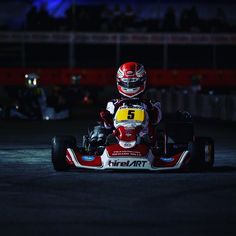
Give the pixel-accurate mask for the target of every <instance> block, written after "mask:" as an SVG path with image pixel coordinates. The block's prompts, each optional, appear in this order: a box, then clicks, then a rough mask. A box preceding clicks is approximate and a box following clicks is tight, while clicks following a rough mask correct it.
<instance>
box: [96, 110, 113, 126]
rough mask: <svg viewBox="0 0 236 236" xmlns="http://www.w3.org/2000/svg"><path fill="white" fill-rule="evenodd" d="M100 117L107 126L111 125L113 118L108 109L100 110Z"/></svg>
mask: <svg viewBox="0 0 236 236" xmlns="http://www.w3.org/2000/svg"><path fill="white" fill-rule="evenodd" d="M99 115H100V119H101V120H102V121H103V122H104V123H105V124H106V125H107V126H113V118H112V115H111V113H110V112H109V111H107V110H102V111H100V113H99Z"/></svg>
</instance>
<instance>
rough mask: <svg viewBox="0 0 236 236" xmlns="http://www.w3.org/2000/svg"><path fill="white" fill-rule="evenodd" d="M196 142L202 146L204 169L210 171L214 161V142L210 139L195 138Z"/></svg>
mask: <svg viewBox="0 0 236 236" xmlns="http://www.w3.org/2000/svg"><path fill="white" fill-rule="evenodd" d="M196 141H197V142H201V143H202V144H203V145H204V165H205V169H207V170H210V169H211V168H212V167H213V165H214V161H215V145H214V140H213V139H212V138H210V137H196Z"/></svg>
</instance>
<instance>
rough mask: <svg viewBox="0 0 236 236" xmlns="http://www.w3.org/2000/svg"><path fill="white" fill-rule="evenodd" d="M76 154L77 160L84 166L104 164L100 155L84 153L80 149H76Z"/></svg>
mask: <svg viewBox="0 0 236 236" xmlns="http://www.w3.org/2000/svg"><path fill="white" fill-rule="evenodd" d="M75 156H76V159H77V161H78V162H79V163H80V165H82V166H92V167H93V166H94V167H99V166H102V160H101V157H100V156H92V155H82V154H81V153H80V152H79V151H78V150H75Z"/></svg>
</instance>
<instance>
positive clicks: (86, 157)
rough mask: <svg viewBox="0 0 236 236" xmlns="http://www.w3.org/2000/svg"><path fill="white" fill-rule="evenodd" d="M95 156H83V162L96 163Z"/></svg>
mask: <svg viewBox="0 0 236 236" xmlns="http://www.w3.org/2000/svg"><path fill="white" fill-rule="evenodd" d="M94 159H95V157H94V156H82V160H83V161H94Z"/></svg>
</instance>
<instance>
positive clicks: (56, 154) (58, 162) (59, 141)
mask: <svg viewBox="0 0 236 236" xmlns="http://www.w3.org/2000/svg"><path fill="white" fill-rule="evenodd" d="M75 147H76V139H75V137H73V136H55V137H53V139H52V156H51V157H52V164H53V167H54V169H55V170H56V171H64V170H68V169H69V167H70V166H69V164H68V163H67V162H66V149H67V148H75Z"/></svg>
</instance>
